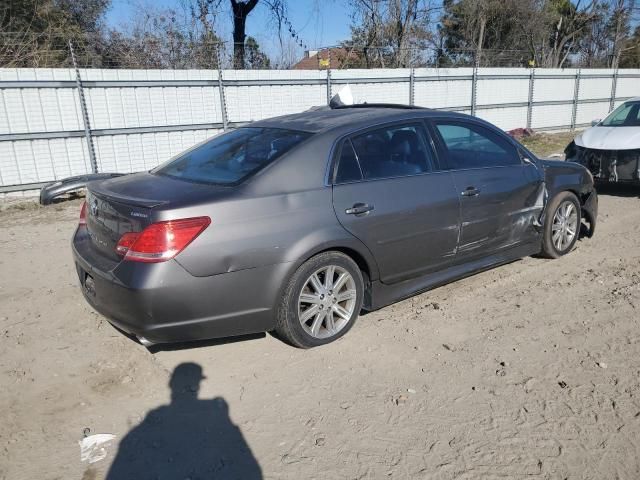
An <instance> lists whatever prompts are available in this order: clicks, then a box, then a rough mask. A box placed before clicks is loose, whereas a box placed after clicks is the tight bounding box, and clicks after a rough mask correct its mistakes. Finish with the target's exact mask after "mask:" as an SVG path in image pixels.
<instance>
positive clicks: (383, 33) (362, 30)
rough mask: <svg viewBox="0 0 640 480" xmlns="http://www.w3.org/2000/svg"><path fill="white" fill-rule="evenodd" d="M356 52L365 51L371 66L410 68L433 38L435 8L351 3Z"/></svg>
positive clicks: (381, 0)
mask: <svg viewBox="0 0 640 480" xmlns="http://www.w3.org/2000/svg"><path fill="white" fill-rule="evenodd" d="M351 3H352V22H353V24H352V28H351V30H352V34H351V37H352V38H351V40H350V42H347V44H346V46H347V47H349V45H351V47H352V48H354V47H355V46H358V47H360V46H361V48H362V56H363V57H364V59H365V63H366V65H367V66H370V65H371V64H372V62H374V61H375V62H376V63H377V64H379V65H380V66H382V67H384V66H387V65H390V66H393V67H407V66H409V65H411V64H412V63H413V61H414V57H415V56H416V55H417V54H418V53H419V50H420V49H423V48H424V46H425V43H426V39H427V37H428V36H429V23H430V14H431V12H432V10H433V9H432V8H431V6H430V3H429V2H428V1H426V0H351Z"/></svg>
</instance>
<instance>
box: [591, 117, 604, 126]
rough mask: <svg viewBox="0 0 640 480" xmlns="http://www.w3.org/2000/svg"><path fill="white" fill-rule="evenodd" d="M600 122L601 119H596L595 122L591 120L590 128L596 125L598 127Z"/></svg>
mask: <svg viewBox="0 0 640 480" xmlns="http://www.w3.org/2000/svg"><path fill="white" fill-rule="evenodd" d="M601 121H602V119H601V118H596V119H595V120H591V126H592V127H595V126H596V125H598V124H599V123H600V122H601Z"/></svg>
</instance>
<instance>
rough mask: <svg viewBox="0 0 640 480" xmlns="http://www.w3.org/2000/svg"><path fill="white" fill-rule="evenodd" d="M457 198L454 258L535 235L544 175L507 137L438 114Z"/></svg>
mask: <svg viewBox="0 0 640 480" xmlns="http://www.w3.org/2000/svg"><path fill="white" fill-rule="evenodd" d="M434 123H435V130H436V131H437V133H438V135H439V140H440V143H441V145H442V147H443V152H444V155H446V160H447V162H448V165H449V167H450V169H451V172H452V174H453V181H454V183H455V185H456V189H457V191H458V194H459V195H460V199H461V223H462V229H461V233H460V242H459V244H458V259H459V260H460V259H466V258H468V257H478V256H484V255H487V254H491V253H493V252H495V251H496V250H500V249H504V248H508V247H511V246H515V245H518V244H522V243H527V242H531V241H536V240H537V239H539V232H538V230H537V229H536V228H535V223H536V221H537V219H538V217H539V215H540V212H541V208H542V203H541V194H542V177H541V175H540V173H539V172H538V170H537V168H536V167H535V165H533V164H531V163H529V162H523V161H522V159H521V158H520V155H519V153H518V151H517V149H516V147H515V146H514V145H513V144H512V143H511V141H510V140H509V139H508V138H506V137H503V136H502V135H500V134H499V133H497V132H494V131H492V130H490V129H489V128H487V127H485V126H483V125H481V124H479V123H476V122H472V121H448V120H436V121H435V122H434Z"/></svg>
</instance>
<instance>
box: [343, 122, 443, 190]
mask: <svg viewBox="0 0 640 480" xmlns="http://www.w3.org/2000/svg"><path fill="white" fill-rule="evenodd" d="M347 144H350V145H351V146H350V147H349V148H347V149H346V153H345V147H343V153H342V155H341V158H340V161H339V164H338V173H337V175H336V181H337V182H338V183H339V182H340V179H342V178H352V177H353V176H358V175H361V177H362V178H364V179H365V180H374V179H379V178H391V177H404V176H408V175H417V174H420V173H424V172H428V171H430V170H431V165H432V161H431V160H432V158H431V151H430V150H429V149H428V148H427V144H426V142H425V138H424V131H423V130H422V127H421V126H420V125H401V126H400V125H398V126H391V127H386V128H380V129H377V130H372V131H369V132H367V133H364V134H362V135H357V136H355V137H353V138H352V139H351V141H346V142H345V144H344V145H345V146H346V145H347ZM353 155H355V162H354V159H352V158H351V156H353ZM342 165H344V167H342ZM347 169H348V171H347ZM358 169H359V170H358ZM343 170H344V172H343Z"/></svg>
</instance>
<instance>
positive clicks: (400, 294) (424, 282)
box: [371, 241, 541, 310]
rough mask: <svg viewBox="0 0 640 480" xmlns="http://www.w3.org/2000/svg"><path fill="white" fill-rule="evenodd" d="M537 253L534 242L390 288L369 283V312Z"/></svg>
mask: <svg viewBox="0 0 640 480" xmlns="http://www.w3.org/2000/svg"><path fill="white" fill-rule="evenodd" d="M540 249H541V245H540V242H538V241H536V242H532V243H526V244H523V245H518V246H516V247H512V248H509V249H508V250H502V251H500V252H497V253H495V254H493V255H490V256H486V257H482V258H479V259H477V260H474V261H471V262H468V263H465V264H461V265H455V266H452V267H450V268H447V269H445V270H440V271H438V272H434V273H430V274H428V275H424V276H422V277H418V278H415V279H411V280H405V281H403V282H399V283H395V284H393V285H385V284H384V283H382V282H379V281H376V282H372V284H371V291H372V305H371V310H377V309H380V308H383V307H386V306H387V305H391V304H392V303H396V302H399V301H401V300H404V299H406V298H409V297H412V296H414V295H417V294H419V293H422V292H425V291H427V290H431V289H433V288H436V287H439V286H441V285H445V284H447V283H450V282H452V281H455V280H459V279H461V278H464V277H468V276H470V275H474V274H476V273H480V272H483V271H485V270H489V269H490V268H493V267H496V266H498V265H504V264H506V263H510V262H513V261H515V260H519V259H521V258H524V257H528V256H530V255H535V254H537V253H540Z"/></svg>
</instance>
